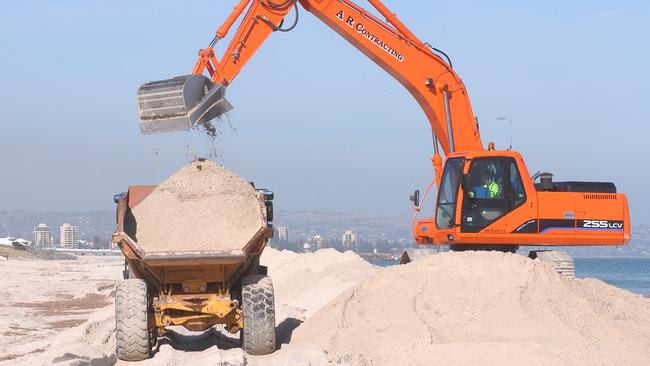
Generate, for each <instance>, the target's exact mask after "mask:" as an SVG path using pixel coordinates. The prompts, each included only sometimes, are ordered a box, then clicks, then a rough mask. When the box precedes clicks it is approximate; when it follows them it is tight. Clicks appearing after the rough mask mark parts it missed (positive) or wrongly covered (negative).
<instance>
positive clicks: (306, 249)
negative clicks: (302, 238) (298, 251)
mask: <svg viewBox="0 0 650 366" xmlns="http://www.w3.org/2000/svg"><path fill="white" fill-rule="evenodd" d="M302 251H303V252H305V253H309V252H312V251H313V250H312V247H311V245H310V244H309V243H305V244H303V245H302Z"/></svg>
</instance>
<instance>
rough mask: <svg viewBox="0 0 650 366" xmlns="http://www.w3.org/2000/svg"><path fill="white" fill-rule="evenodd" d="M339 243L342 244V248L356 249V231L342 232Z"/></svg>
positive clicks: (357, 239) (357, 236) (357, 238)
mask: <svg viewBox="0 0 650 366" xmlns="http://www.w3.org/2000/svg"><path fill="white" fill-rule="evenodd" d="M341 243H342V244H343V249H346V250H348V249H349V250H354V249H356V246H357V245H358V244H359V235H357V233H355V232H354V231H352V230H346V231H345V232H344V233H343V238H342V240H341Z"/></svg>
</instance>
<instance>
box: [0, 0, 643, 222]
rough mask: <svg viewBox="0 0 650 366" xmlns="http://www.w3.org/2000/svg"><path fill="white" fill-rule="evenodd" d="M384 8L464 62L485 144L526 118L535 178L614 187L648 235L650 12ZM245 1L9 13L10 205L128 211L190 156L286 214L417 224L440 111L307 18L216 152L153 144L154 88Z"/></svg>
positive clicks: (2, 66)
mask: <svg viewBox="0 0 650 366" xmlns="http://www.w3.org/2000/svg"><path fill="white" fill-rule="evenodd" d="M359 3H360V4H361V5H362V6H364V7H367V6H368V5H367V4H366V3H365V1H360V2H359ZM385 3H386V5H388V6H389V7H391V8H392V9H393V10H394V11H395V12H397V14H398V15H399V16H400V18H401V19H402V21H403V22H404V23H406V24H407V25H408V26H410V27H411V29H412V30H413V31H414V32H415V33H416V34H418V35H419V36H420V38H422V39H423V40H427V41H429V42H431V43H433V44H434V45H436V46H437V47H438V48H441V49H443V50H445V51H446V52H447V53H448V54H449V55H451V57H452V59H453V61H454V66H455V68H456V70H457V72H458V73H459V74H460V75H461V77H462V78H463V79H464V81H465V84H466V85H467V87H468V88H469V91H470V96H471V98H472V102H473V107H474V112H475V113H476V114H477V115H478V116H479V119H480V121H481V131H482V133H483V137H484V140H485V141H489V140H493V141H495V142H496V143H497V147H502V148H505V147H506V145H507V141H508V127H507V123H504V122H502V121H497V120H496V117H498V116H507V117H510V118H512V119H513V121H514V133H513V135H514V136H513V140H514V147H515V149H517V150H519V151H521V152H522V154H523V155H524V157H525V158H526V161H527V164H528V166H529V168H530V169H531V170H532V171H533V172H534V171H536V170H545V171H551V172H553V173H555V174H556V178H557V179H559V180H601V181H614V182H615V183H616V184H617V186H618V187H619V190H620V191H623V192H625V193H627V194H628V197H629V200H630V203H631V208H632V215H633V222H634V223H636V224H640V223H648V222H650V214H649V213H648V209H647V206H648V203H649V202H650V189H649V188H648V186H649V182H648V181H649V180H650V173H649V172H648V169H650V167H649V165H650V164H649V163H648V159H649V158H650V143H649V142H647V141H648V135H649V134H650V120H649V118H648V108H647V105H648V104H649V103H650V91H649V90H650V89H649V85H650V73H649V71H648V69H649V68H650V48H648V40H647V37H648V35H650V25H649V24H650V5H649V3H648V2H647V1H616V2H614V1H594V0H589V1H587V0H574V1H559V0H550V1H526V2H521V1H491V2H485V1H454V2H449V1H447V2H442V1H397V0H386V1H385ZM234 4H235V0H232V1H230V0H228V1H226V0H222V1H101V2H100V1H65V0H60V1H5V2H3V4H2V5H1V7H2V11H0V44H1V45H2V53H1V55H2V57H0V85H1V86H2V88H1V89H0V106H2V108H1V109H0V135H1V136H2V147H1V148H0V151H1V153H0V168H1V169H2V172H3V174H2V180H1V183H0V188H1V189H0V198H1V199H0V209H42V210H54V209H56V210H89V209H112V199H111V197H112V194H113V193H116V192H120V191H123V190H125V189H126V188H127V186H128V185H130V184H143V183H157V182H159V181H161V180H162V179H164V178H165V177H166V176H168V175H169V174H170V173H172V172H173V171H175V170H176V169H177V168H179V167H180V166H181V165H182V164H183V163H184V162H186V161H187V160H188V156H187V151H188V149H191V150H192V151H194V152H197V153H198V154H200V155H207V154H208V153H210V152H211V151H216V153H217V155H218V160H219V161H220V162H222V163H224V164H225V165H226V166H227V167H229V168H230V169H232V170H234V171H235V172H237V173H239V174H241V175H243V176H245V177H247V178H249V179H250V180H254V181H256V182H257V183H258V185H260V186H265V187H268V188H271V189H273V190H275V191H276V197H277V199H276V205H277V206H276V207H277V208H279V209H285V210H318V211H334V212H353V213H363V214H377V215H404V217H407V214H408V207H409V206H408V205H409V202H408V195H409V194H410V192H411V191H412V189H414V188H416V187H422V186H425V185H426V184H427V183H428V181H429V180H430V178H431V177H432V170H431V166H430V162H429V158H430V156H431V153H432V151H431V150H432V148H431V141H430V136H431V135H430V131H429V127H428V124H427V122H426V119H425V117H424V114H423V113H422V112H421V110H420V109H419V107H418V106H417V104H416V103H415V101H414V100H413V99H412V98H411V96H410V95H409V94H408V93H407V92H406V91H405V90H403V89H402V87H401V86H400V85H399V84H398V83H397V82H396V81H394V80H393V79H392V78H391V77H390V76H388V75H387V74H385V73H384V72H383V71H381V69H379V68H378V67H376V66H375V65H374V64H373V63H372V62H371V61H369V60H368V59H366V58H365V57H364V56H363V55H361V54H360V53H359V52H357V51H356V50H355V49H354V48H352V47H351V46H349V45H347V44H346V42H345V41H344V40H342V39H340V38H339V37H338V36H337V35H336V34H334V33H333V32H332V31H330V30H329V29H327V28H326V27H325V26H324V25H323V24H320V23H319V21H318V20H317V19H316V18H314V17H313V16H311V15H309V14H307V13H305V12H303V13H302V17H301V22H300V24H299V26H298V28H297V29H296V30H295V31H293V32H291V33H288V34H274V35H273V36H272V37H271V39H270V40H269V42H268V43H267V44H266V45H265V46H264V47H263V48H262V50H261V51H260V52H259V53H258V54H257V56H256V57H255V58H254V59H253V60H252V62H250V64H249V65H248V66H247V67H246V68H245V69H244V71H243V72H242V74H240V76H239V77H238V79H236V81H235V83H234V84H233V85H232V86H231V87H230V88H229V90H228V97H229V99H230V101H231V102H232V103H233V104H234V105H235V110H234V111H233V112H232V113H231V122H232V125H233V128H232V129H230V128H227V129H226V130H225V132H224V134H223V135H222V136H221V137H220V138H219V139H218V140H217V141H216V143H211V142H210V140H208V139H207V138H205V137H204V136H203V135H200V134H199V133H197V132H189V133H176V134H168V135H157V136H142V135H140V134H139V131H138V127H137V112H136V104H135V92H136V90H137V88H138V86H139V85H140V84H141V83H142V82H144V81H148V80H156V79H162V78H166V77H171V76H175V75H180V74H185V73H189V72H190V71H191V68H192V66H193V64H194V62H195V56H196V51H197V50H198V49H199V48H201V47H205V46H206V45H207V43H208V42H209V41H210V39H211V38H212V34H213V32H214V30H215V29H216V27H217V26H218V25H219V24H220V22H221V21H222V20H223V19H224V18H225V17H226V16H227V14H228V12H229V11H230V9H231V8H232V6H233V5H234ZM531 173H532V172H531Z"/></svg>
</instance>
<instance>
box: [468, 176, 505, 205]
mask: <svg viewBox="0 0 650 366" xmlns="http://www.w3.org/2000/svg"><path fill="white" fill-rule="evenodd" d="M500 196H501V186H499V183H497V182H496V180H495V179H494V175H493V174H492V173H491V172H489V171H486V172H484V173H483V175H482V176H481V185H480V186H478V187H474V188H473V189H472V190H471V191H470V192H469V198H483V199H485V198H499V197H500Z"/></svg>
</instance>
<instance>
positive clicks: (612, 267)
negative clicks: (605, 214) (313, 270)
mask: <svg viewBox="0 0 650 366" xmlns="http://www.w3.org/2000/svg"><path fill="white" fill-rule="evenodd" d="M574 261H575V265H576V277H578V278H598V279H600V280H602V281H604V282H607V283H609V284H610V285H614V286H616V287H620V288H623V289H626V290H628V291H631V292H634V293H637V294H640V295H650V258H574ZM370 263H372V264H374V265H377V266H381V267H387V266H392V265H397V264H399V262H394V261H385V260H371V261H370Z"/></svg>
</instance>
